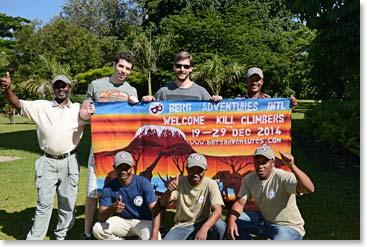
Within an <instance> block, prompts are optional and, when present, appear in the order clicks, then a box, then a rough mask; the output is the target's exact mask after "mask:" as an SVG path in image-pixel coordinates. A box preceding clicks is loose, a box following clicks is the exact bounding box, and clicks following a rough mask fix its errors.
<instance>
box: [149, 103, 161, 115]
mask: <svg viewBox="0 0 367 247" xmlns="http://www.w3.org/2000/svg"><path fill="white" fill-rule="evenodd" d="M163 109H164V107H163V104H162V103H152V104H150V106H149V112H150V113H151V114H152V115H159V114H161V113H162V112H163Z"/></svg>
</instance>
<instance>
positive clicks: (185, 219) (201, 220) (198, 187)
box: [161, 153, 226, 240]
mask: <svg viewBox="0 0 367 247" xmlns="http://www.w3.org/2000/svg"><path fill="white" fill-rule="evenodd" d="M186 170H187V176H182V177H179V176H177V177H176V179H174V180H172V181H170V183H169V184H168V188H167V191H166V192H165V193H164V195H163V196H162V201H161V204H162V205H164V206H165V205H167V204H168V203H171V202H172V201H177V203H176V215H175V218H174V221H175V224H174V226H173V227H172V228H171V229H170V231H169V232H168V233H167V234H166V236H165V237H164V240H185V239H195V240H207V239H208V240H221V239H223V238H224V235H225V229H226V224H225V223H224V221H223V220H222V219H221V216H222V208H223V206H224V202H223V199H222V196H221V193H220V190H219V187H218V184H217V182H215V181H214V180H213V179H210V178H207V177H204V175H205V172H206V170H207V162H206V159H205V157H204V156H203V155H201V154H198V153H193V154H191V155H190V156H189V158H188V161H187V166H186Z"/></svg>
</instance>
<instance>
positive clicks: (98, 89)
mask: <svg viewBox="0 0 367 247" xmlns="http://www.w3.org/2000/svg"><path fill="white" fill-rule="evenodd" d="M129 94H131V95H132V96H135V97H136V98H138V93H137V91H136V88H134V87H133V86H131V85H130V84H129V83H128V82H127V81H125V82H124V83H122V84H114V83H113V82H112V81H111V80H110V78H109V77H104V78H101V79H97V80H94V81H92V82H91V83H90V84H89V86H88V91H87V99H92V100H93V101H96V102H114V101H126V100H127V97H128V95H129Z"/></svg>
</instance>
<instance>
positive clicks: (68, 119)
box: [1, 72, 94, 240]
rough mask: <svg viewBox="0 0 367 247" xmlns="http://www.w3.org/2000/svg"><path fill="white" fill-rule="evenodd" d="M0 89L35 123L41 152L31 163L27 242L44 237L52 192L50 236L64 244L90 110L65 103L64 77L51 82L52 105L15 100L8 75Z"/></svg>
mask: <svg viewBox="0 0 367 247" xmlns="http://www.w3.org/2000/svg"><path fill="white" fill-rule="evenodd" d="M1 86H2V88H3V90H4V91H5V95H6V97H7V98H8V100H9V102H10V104H11V105H12V106H14V107H15V108H17V109H18V110H21V114H22V115H25V116H27V117H28V118H29V119H31V120H33V121H34V122H35V123H36V126H37V137H38V143H39V146H40V149H41V150H42V154H41V157H40V158H39V159H38V160H36V162H35V173H36V187H37V191H38V199H37V206H36V213H35V217H34V222H33V226H32V229H31V230H30V231H29V233H28V235H27V240H43V239H44V237H45V236H46V233H47V230H48V227H49V223H50V219H51V214H52V209H53V205H54V196H55V192H57V199H58V223H57V227H56V229H55V231H54V233H55V236H56V239H58V240H64V239H65V238H66V237H67V233H68V231H69V230H70V229H71V228H72V227H73V224H74V209H75V203H76V198H77V192H78V183H79V164H78V161H77V158H76V150H77V146H78V144H79V142H80V140H81V138H82V135H83V128H84V126H85V125H86V124H88V123H89V119H88V118H89V115H90V114H92V113H93V112H94V106H93V105H90V106H88V107H87V108H83V109H80V104H79V103H72V102H71V101H70V100H69V93H70V91H71V81H70V80H69V79H68V77H66V76H65V75H58V76H56V77H55V78H54V79H53V80H52V88H53V91H54V94H55V99H54V100H53V101H48V100H35V101H26V100H19V99H18V97H17V96H16V95H15V94H14V92H13V91H12V89H11V79H10V75H9V72H7V76H6V78H1Z"/></svg>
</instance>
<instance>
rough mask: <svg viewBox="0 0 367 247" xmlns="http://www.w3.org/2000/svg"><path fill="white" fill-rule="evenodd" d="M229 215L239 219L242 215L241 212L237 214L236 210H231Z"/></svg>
mask: <svg viewBox="0 0 367 247" xmlns="http://www.w3.org/2000/svg"><path fill="white" fill-rule="evenodd" d="M229 215H234V216H236V217H237V218H238V217H240V215H241V214H240V213H239V212H237V211H236V210H231V211H230V212H229Z"/></svg>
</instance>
